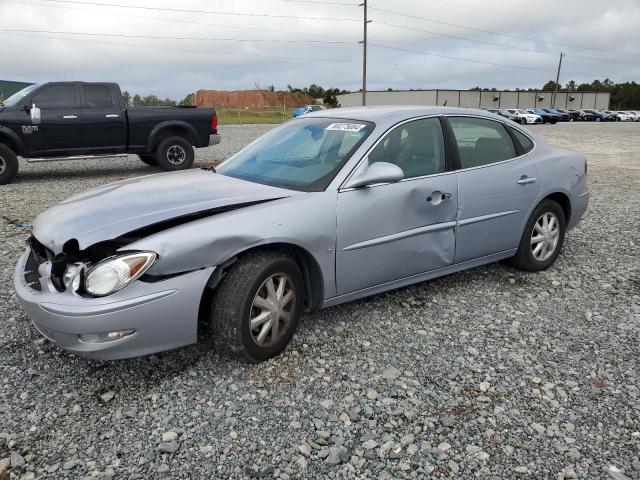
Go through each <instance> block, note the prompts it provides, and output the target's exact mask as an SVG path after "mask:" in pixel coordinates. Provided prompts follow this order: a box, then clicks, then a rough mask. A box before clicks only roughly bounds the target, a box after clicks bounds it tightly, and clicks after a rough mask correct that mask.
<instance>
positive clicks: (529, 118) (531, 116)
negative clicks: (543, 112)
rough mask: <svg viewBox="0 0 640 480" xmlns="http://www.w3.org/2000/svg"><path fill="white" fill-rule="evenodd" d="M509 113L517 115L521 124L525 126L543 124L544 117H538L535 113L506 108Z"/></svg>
mask: <svg viewBox="0 0 640 480" xmlns="http://www.w3.org/2000/svg"><path fill="white" fill-rule="evenodd" d="M505 110H506V111H507V112H509V113H510V114H512V115H515V116H516V117H518V119H519V120H520V123H521V124H523V125H526V124H529V123H542V117H541V116H540V115H536V114H535V113H529V112H527V111H526V110H525V109H523V108H506V109H505Z"/></svg>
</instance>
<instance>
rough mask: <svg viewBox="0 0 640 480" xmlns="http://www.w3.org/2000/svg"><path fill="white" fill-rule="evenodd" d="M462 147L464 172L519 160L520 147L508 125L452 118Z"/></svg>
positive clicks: (459, 145) (453, 126) (460, 148)
mask: <svg viewBox="0 0 640 480" xmlns="http://www.w3.org/2000/svg"><path fill="white" fill-rule="evenodd" d="M449 123H450V124H451V128H452V129H453V134H454V136H455V138H456V143H457V144H458V152H459V155H460V168H472V167H480V166H482V165H489V164H491V163H495V162H501V161H503V160H509V159H510V158H514V157H516V156H517V154H516V147H515V145H514V144H513V141H512V140H511V137H510V136H509V132H507V130H506V128H505V127H504V125H502V124H501V123H498V122H494V121H492V120H486V119H484V118H473V117H450V118H449Z"/></svg>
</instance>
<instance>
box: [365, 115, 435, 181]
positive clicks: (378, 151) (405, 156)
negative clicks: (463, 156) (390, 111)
mask: <svg viewBox="0 0 640 480" xmlns="http://www.w3.org/2000/svg"><path fill="white" fill-rule="evenodd" d="M376 162H388V163H393V164H395V165H397V166H398V167H400V168H401V169H402V171H403V172H404V176H405V178H413V177H421V176H424V175H433V174H435V173H442V172H444V171H445V156H444V137H443V134H442V127H441V126H440V120H439V119H437V118H425V119H423V120H415V121H413V122H408V123H405V124H402V125H400V126H399V127H396V128H394V129H393V130H391V132H389V133H388V134H387V135H386V137H385V138H384V139H383V140H382V141H381V142H380V143H378V145H377V146H376V147H375V148H374V149H373V150H372V151H371V153H369V164H373V163H376Z"/></svg>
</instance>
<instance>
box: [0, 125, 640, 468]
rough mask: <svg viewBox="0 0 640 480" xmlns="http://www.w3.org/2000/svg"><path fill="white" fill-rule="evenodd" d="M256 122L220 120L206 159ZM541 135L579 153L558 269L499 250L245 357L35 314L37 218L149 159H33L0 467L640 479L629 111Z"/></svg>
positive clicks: (20, 186) (8, 280)
mask: <svg viewBox="0 0 640 480" xmlns="http://www.w3.org/2000/svg"><path fill="white" fill-rule="evenodd" d="M268 128H269V127H268V126H234V127H230V126H228V127H223V128H222V134H223V136H224V137H223V143H222V144H221V145H220V146H217V147H213V148H210V149H203V150H200V151H198V154H197V155H198V159H199V161H200V162H202V163H207V162H210V161H212V160H218V159H221V158H224V157H225V156H227V155H229V154H230V153H231V152H233V151H235V150H236V149H238V148H239V147H241V146H242V145H244V144H246V143H247V142H248V141H249V140H251V139H252V138H254V137H255V136H257V135H258V134H260V133H262V132H264V131H266V130H267V129H268ZM536 131H537V132H539V133H541V134H542V135H544V136H545V137H547V138H548V139H549V140H550V141H551V142H553V143H554V144H556V145H558V146H566V147H570V148H571V147H573V148H578V149H581V150H582V151H584V152H585V153H586V154H587V156H588V159H589V175H590V183H591V190H592V200H591V207H590V211H589V212H588V214H587V215H586V217H585V219H584V220H583V222H582V223H581V224H580V225H579V227H578V228H576V229H575V230H573V231H572V232H571V233H570V234H569V235H568V237H567V240H566V244H565V247H564V252H563V254H562V255H561V256H560V257H559V259H558V261H557V263H556V264H555V266H554V267H553V268H551V269H550V270H549V271H547V272H543V273H539V274H527V273H523V272H519V271H516V270H513V269H512V268H510V267H508V266H505V265H504V264H494V265H490V266H486V267H481V268H476V269H474V270H471V271H467V272H463V273H459V274H455V275H451V276H448V277H446V278H442V279H439V280H435V281H431V282H427V283H421V284H419V285H415V286H412V287H408V288H404V289H401V290H397V291H394V292H391V293H387V294H383V295H378V296H375V297H372V298H370V299H367V300H364V301H359V302H355V303H351V304H347V305H343V306H338V307H334V308H330V309H327V310H324V311H320V312H315V313H312V314H310V315H307V316H306V317H305V318H304V319H303V321H302V324H301V326H300V330H299V333H298V334H297V335H296V336H295V337H294V340H293V342H292V345H291V346H290V348H289V349H288V350H287V351H286V352H285V353H284V354H283V355H282V356H280V357H278V358H276V359H273V360H271V361H269V362H266V363H264V364H261V365H257V366H251V365H246V364H241V363H236V362H232V361H228V360H224V359H221V358H220V357H219V356H218V355H217V354H216V353H215V352H212V351H210V350H208V349H207V348H206V347H204V346H192V347H188V348H184V349H181V350H178V351H173V352H168V353H164V354H160V355H154V356H150V357H146V358H141V359H133V360H126V361H118V362H110V363H100V362H96V361H91V360H86V359H82V358H78V357H75V356H73V355H70V354H68V353H65V352H63V351H61V350H60V349H59V348H57V347H56V346H54V345H51V344H48V343H47V342H46V341H44V340H43V339H42V338H40V336H39V335H38V334H37V332H36V331H35V329H34V328H33V327H32V326H31V325H30V324H29V323H28V322H27V318H26V317H25V315H24V313H23V312H22V310H21V308H20V307H19V305H18V302H17V300H16V298H15V295H14V294H13V293H12V292H13V287H12V273H13V266H14V264H15V262H16V259H17V257H18V255H19V254H20V252H21V251H22V249H23V240H24V239H25V238H26V237H27V235H28V230H29V225H30V223H31V222H32V221H33V219H34V218H35V216H36V214H37V213H38V212H40V211H42V210H43V209H44V208H46V207H48V206H50V205H52V204H54V203H56V202H58V201H60V200H62V199H63V198H64V197H66V196H68V195H70V194H72V193H75V192H78V191H81V190H84V189H86V188H88V187H92V186H95V185H99V184H103V183H106V182H110V181H113V180H116V179H121V178H126V177H131V176H137V175H143V174H145V173H147V172H149V169H148V168H147V167H145V166H144V165H143V164H142V163H140V162H139V161H137V160H136V159H135V158H131V159H121V160H114V161H88V162H75V163H47V164H38V165H25V166H24V169H23V170H22V171H21V173H20V174H19V177H18V179H17V181H16V182H15V183H13V184H11V185H8V186H3V187H0V191H1V192H2V196H1V198H0V210H1V212H2V214H3V220H0V241H1V244H0V252H1V253H2V255H1V257H0V282H1V285H2V287H3V288H2V289H1V290H0V327H1V328H2V336H1V337H0V479H3V480H4V479H6V478H24V479H29V478H34V477H35V478H78V477H98V478H110V477H113V478H131V479H133V478H140V479H149V478H283V479H286V478H388V479H391V478H394V479H395V478H446V477H448V478H466V479H468V478H483V479H485V478H496V479H498V478H500V479H502V478H553V479H562V478H589V479H593V478H612V479H616V480H618V479H626V478H632V479H634V478H635V479H637V478H640V459H639V455H640V372H639V369H640V360H638V358H639V353H640V350H639V348H638V340H639V337H640V335H639V333H640V269H639V267H640V266H639V263H640V262H639V260H638V259H639V258H640V249H639V245H640V228H639V227H640V195H639V194H638V192H639V189H640V153H639V152H640V135H638V133H639V132H640V124H582V123H580V124H577V123H576V124H560V125H556V126H544V127H537V128H536Z"/></svg>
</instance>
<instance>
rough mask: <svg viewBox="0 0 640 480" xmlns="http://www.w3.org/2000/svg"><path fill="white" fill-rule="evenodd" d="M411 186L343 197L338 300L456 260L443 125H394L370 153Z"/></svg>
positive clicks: (452, 180) (453, 199) (429, 121)
mask: <svg viewBox="0 0 640 480" xmlns="http://www.w3.org/2000/svg"><path fill="white" fill-rule="evenodd" d="M368 158H369V164H373V163H375V162H389V163H394V164H396V165H398V166H399V167H400V168H401V169H402V170H403V172H404V176H405V178H404V180H402V181H400V182H397V183H391V184H382V185H372V186H369V187H365V188H356V189H347V190H343V191H340V192H339V193H338V211H337V218H338V220H337V249H336V281H337V290H338V295H344V294H347V293H351V292H355V291H358V290H362V289H365V288H368V287H372V286H376V285H380V284H383V283H387V282H392V281H394V280H398V279H401V278H405V277H410V276H412V275H417V274H420V273H423V272H427V271H430V270H435V269H438V268H441V267H445V266H447V265H450V264H451V263H453V260H454V254H455V221H456V211H457V201H458V198H457V197H458V195H457V183H456V174H455V173H454V172H450V171H448V170H449V169H448V168H447V162H446V155H445V148H444V139H443V134H442V128H441V123H440V120H439V119H438V118H436V117H432V118H425V119H419V120H413V121H410V122H405V123H403V124H400V125H398V126H396V127H394V129H393V130H391V131H390V132H389V133H388V134H387V135H386V136H385V137H384V138H383V139H382V140H381V141H380V142H378V144H377V145H376V146H375V147H374V149H373V150H372V151H371V152H370V153H369V156H368Z"/></svg>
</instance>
